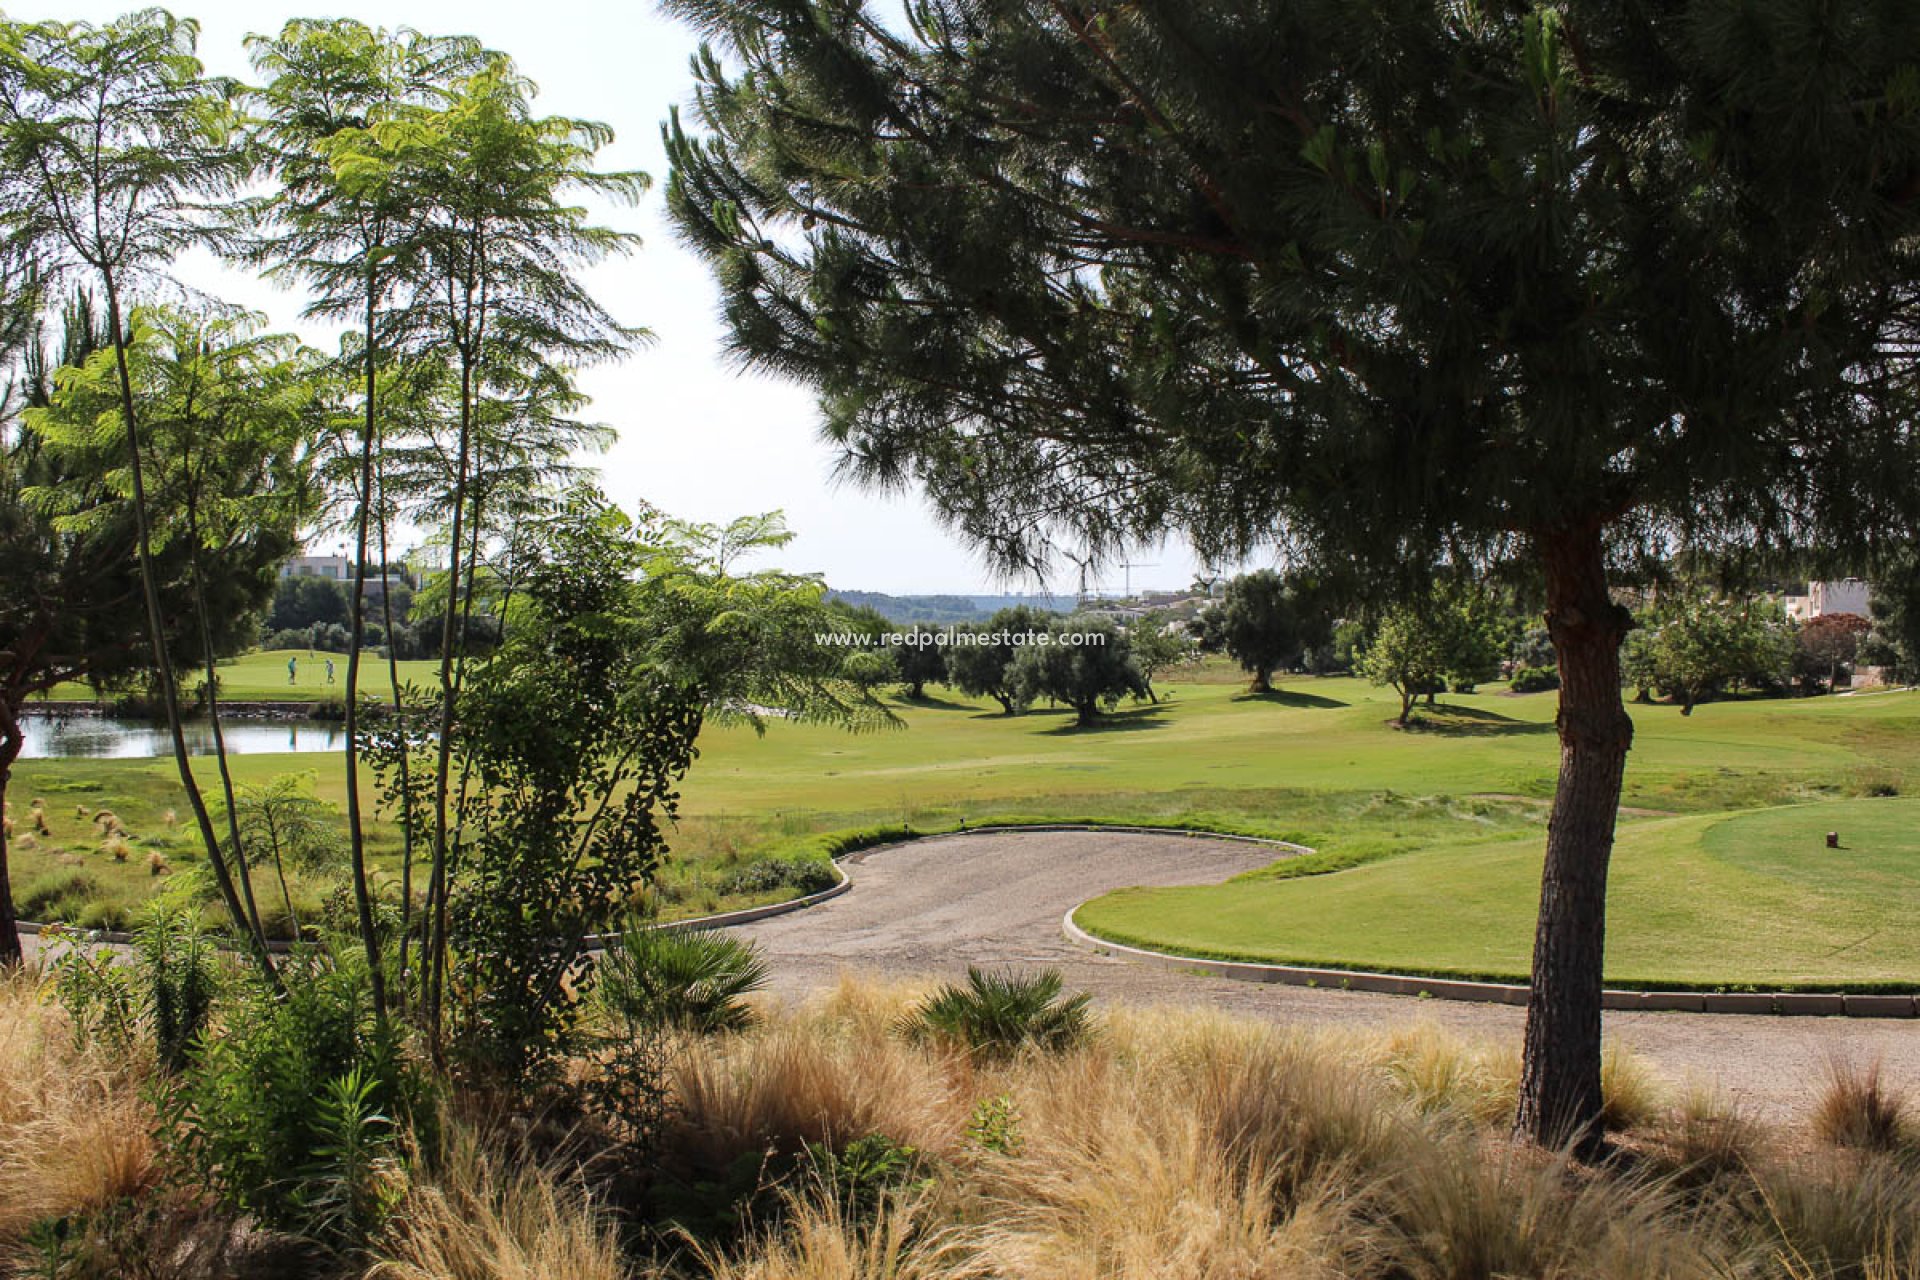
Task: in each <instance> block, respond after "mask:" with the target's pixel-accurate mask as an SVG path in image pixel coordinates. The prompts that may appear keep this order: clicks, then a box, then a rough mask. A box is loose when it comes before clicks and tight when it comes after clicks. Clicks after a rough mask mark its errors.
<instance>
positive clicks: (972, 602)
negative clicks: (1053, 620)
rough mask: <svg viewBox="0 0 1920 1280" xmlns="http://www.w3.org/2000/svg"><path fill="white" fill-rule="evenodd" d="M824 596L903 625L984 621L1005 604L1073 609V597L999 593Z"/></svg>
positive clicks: (835, 593) (1058, 610) (845, 593)
mask: <svg viewBox="0 0 1920 1280" xmlns="http://www.w3.org/2000/svg"><path fill="white" fill-rule="evenodd" d="M827 597H828V598H829V599H832V600H842V601H845V602H846V603H847V604H850V605H855V606H859V605H865V606H867V607H869V608H871V609H874V610H875V611H877V612H878V613H880V614H881V615H882V616H883V617H885V618H887V619H888V620H889V621H892V622H898V623H901V624H902V625H905V624H908V623H913V622H926V623H933V624H936V625H938V624H941V623H955V622H985V621H986V620H987V619H988V618H990V617H992V616H993V612H994V610H996V609H1004V608H1006V607H1007V606H1008V605H1014V604H1024V605H1031V606H1033V607H1034V608H1036V609H1046V610H1049V611H1051V612H1054V613H1071V612H1073V605H1074V599H1073V597H1072V596H1056V595H1000V596H890V595H888V594H886V593H885V592H884V591H829V592H827Z"/></svg>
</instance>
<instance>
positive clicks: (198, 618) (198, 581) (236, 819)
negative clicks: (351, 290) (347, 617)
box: [180, 402, 292, 950]
mask: <svg viewBox="0 0 1920 1280" xmlns="http://www.w3.org/2000/svg"><path fill="white" fill-rule="evenodd" d="M189 403H191V402H189ZM180 463H181V469H182V471H183V473H184V475H185V477H186V493H185V497H186V504H187V546H188V547H189V548H191V550H190V551H189V553H188V565H187V567H188V569H189V570H190V571H191V573H192V579H191V581H192V586H193V617H194V621H195V623H197V624H198V625H199V628H200V654H201V660H202V662H203V663H204V670H205V672H206V681H207V720H208V723H209V724H211V725H212V726H213V758H214V761H215V763H216V767H217V769H218V771H219V774H220V795H221V798H222V799H224V800H225V801H226V805H227V839H228V840H230V841H231V842H232V844H233V864H234V867H235V868H236V869H237V870H238V871H239V872H240V896H241V898H242V900H243V901H244V902H245V903H246V908H247V926H248V928H250V929H252V930H253V933H254V936H255V937H256V938H257V939H259V945H260V947H261V949H262V950H265V949H266V945H267V932H266V929H265V928H264V927H263V926H262V925H261V923H260V904H259V902H258V901H257V900H256V899H255V897H254V893H253V870H252V868H250V867H249V866H248V865H247V846H246V842H245V841H244V840H242V839H241V838H240V806H239V803H238V800H237V799H236V797H235V795H234V786H233V770H232V769H231V768H230V767H229V766H228V764H227V735H226V730H225V728H224V727H223V726H222V725H221V723H220V663H219V658H218V655H216V654H215V652H214V648H213V623H212V618H211V616H210V615H209V614H208V612H207V591H206V581H205V579H204V578H202V577H201V572H200V553H201V551H202V550H203V549H204V548H203V546H202V544H201V541H200V506H199V502H198V500H197V499H196V498H195V497H194V493H195V483H196V481H195V477H194V474H193V450H192V447H191V446H190V445H189V446H187V447H186V448H185V449H183V451H182V455H181V459H180ZM288 917H289V918H291V917H292V913H291V912H289V913H288Z"/></svg>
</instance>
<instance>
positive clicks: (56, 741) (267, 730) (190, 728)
mask: <svg viewBox="0 0 1920 1280" xmlns="http://www.w3.org/2000/svg"><path fill="white" fill-rule="evenodd" d="M20 727H21V728H22V729H23V730H25V732H26V746H25V747H24V748H23V749H22V750H21V752H20V758H21V759H22V760H62V759H71V758H77V757H91V758H95V759H115V760H128V759H139V758H142V757H146V756H168V755H172V754H173V743H172V741H171V739H170V738H169V737H168V735H167V729H166V726H165V725H162V724H155V723H154V722H153V721H151V720H121V719H116V718H114V717H112V716H40V715H26V716H22V717H20ZM220 727H221V730H222V734H223V736H224V737H225V738H226V740H227V750H228V751H229V752H232V753H233V754H235V755H260V754H266V753H269V752H286V751H344V750H345V749H346V735H345V733H344V731H343V729H342V727H341V725H340V724H339V723H338V722H337V721H328V720H237V721H223V723H222V724H221V726H220ZM185 730H186V735H187V749H188V750H189V751H191V752H192V753H193V754H194V755H197V756H200V755H211V754H213V726H212V725H210V724H208V723H207V722H206V721H204V720H192V721H189V722H188V723H187V724H186V726H185Z"/></svg>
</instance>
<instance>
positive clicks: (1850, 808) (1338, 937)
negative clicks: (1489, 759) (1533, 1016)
mask: <svg viewBox="0 0 1920 1280" xmlns="http://www.w3.org/2000/svg"><path fill="white" fill-rule="evenodd" d="M1829 830H1837V831H1839V832H1840V834H1841V837H1842V844H1843V845H1844V846H1845V847H1843V848H1841V849H1837V850H1832V849H1828V848H1826V847H1825V837H1826V833H1827V832H1828V831H1829ZM1540 856H1541V839H1540V837H1539V836H1538V835H1525V836H1517V837H1516V836H1509V837H1503V838H1500V839H1497V840H1488V841H1478V842H1459V843H1452V844H1446V845H1441V846H1437V847H1431V848H1426V849H1421V850H1419V851H1417V852H1412V853H1407V854H1404V855H1401V856H1399V857H1394V858H1391V859H1388V860H1384V861H1379V862H1373V863H1369V864H1367V865H1363V866H1359V867H1354V868H1351V869H1348V870H1343V871H1336V872H1331V873H1329V874H1326V875H1316V876H1303V877H1299V878H1293V879H1277V878H1274V877H1272V876H1271V875H1263V874H1262V873H1258V872H1256V873H1254V874H1253V875H1251V876H1245V877H1241V878H1240V879H1238V880H1235V881H1231V882H1229V883H1227V884H1224V885H1208V886H1199V887H1192V888H1178V889H1129V890H1122V891H1121V892H1118V893H1113V894H1108V895H1106V896H1104V897H1101V898H1098V899H1095V900H1094V901H1093V902H1090V903H1088V904H1087V905H1086V906H1084V907H1082V908H1081V909H1080V912H1079V914H1078V916H1077V919H1078V921H1079V923H1080V924H1081V925H1082V927H1084V928H1086V929H1088V930H1089V931H1091V932H1093V933H1095V934H1097V935H1099V936H1101V937H1105V938H1108V939H1111V940H1113V941H1116V942H1127V943H1132V944H1134V945H1138V946H1147V947H1155V948H1161V949H1165V950H1171V951H1178V952H1183V953H1186V954H1192V955H1207V956H1215V957H1223V958H1232V959H1248V960H1264V961H1272V962H1277V963H1289V964H1325V965H1332V966H1336V967H1345V968H1356V969H1375V968H1379V969H1388V970H1395V971H1402V972H1411V973H1423V974H1434V975H1439V976H1458V977H1476V978H1498V979H1508V980H1512V979H1521V978H1524V975H1525V974H1526V971H1527V961H1528V955H1529V951H1530V947H1531V942H1532V930H1533V917H1534V910H1535V907H1536V906H1537V904H1538V901H1539V875H1540ZM1916 911H1920V800H1912V799H1904V800H1903V799H1890V798H1889V799H1862V800H1838V801H1829V802H1823V803H1817V804H1800V805H1787V806H1781V807H1777V808H1770V809H1764V810H1760V811H1757V812H1750V813H1742V814H1738V815H1732V816H1729V815H1724V814H1722V815H1706V816H1698V817H1685V818H1668V819H1661V820H1656V821H1649V822H1639V823H1634V824H1631V825H1628V826H1626V827H1623V828H1622V830H1621V832H1620V836H1619V839H1618V841H1617V843H1616V846H1615V850H1614V859H1613V867H1612V875H1611V879H1610V888H1609V894H1608V916H1607V978H1608V980H1609V981H1610V982H1613V983H1616V984H1620V985H1625V986H1640V987H1662V986H1678V987H1769V988H1775V987H1777V988H1796V987H1799V988H1826V987H1853V988H1863V989H1871V988H1878V987H1888V986H1891V987H1911V986H1920V981H1917V980H1920V952H1917V951H1916V948H1915V945H1914V941H1913V933H1912V921H1913V920H1914V918H1915V913H1916Z"/></svg>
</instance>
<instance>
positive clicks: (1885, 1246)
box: [648, 982, 1920, 1280]
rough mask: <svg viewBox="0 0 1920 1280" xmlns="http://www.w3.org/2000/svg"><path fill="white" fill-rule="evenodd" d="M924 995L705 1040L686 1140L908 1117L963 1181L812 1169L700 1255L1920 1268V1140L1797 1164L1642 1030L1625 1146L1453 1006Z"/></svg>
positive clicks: (795, 1272)
mask: <svg viewBox="0 0 1920 1280" xmlns="http://www.w3.org/2000/svg"><path fill="white" fill-rule="evenodd" d="M910 998H911V994H910V993H909V992H906V991H903V990H900V989H876V988H873V987H866V986H862V985H860V984H858V983H851V982H847V983H842V984H841V986H840V987H839V988H838V989H837V990H835V991H834V992H832V993H831V994H830V995H829V996H827V997H826V998H825V999H823V1000H821V1001H819V1002H816V1003H815V1004H814V1005H813V1006H811V1007H809V1008H808V1009H807V1010H805V1011H804V1012H802V1013H801V1014H799V1015H795V1016H781V1015H776V1016H774V1017H773V1018H771V1019H770V1020H769V1022H768V1024H767V1025H766V1026H765V1027H764V1028H762V1029H761V1030H760V1031H758V1032H756V1033H754V1034H752V1035H749V1036H747V1037H744V1038H740V1039H736V1040H732V1041H728V1042H726V1043H724V1044H721V1045H716V1046H713V1047H711V1048H710V1049H706V1050H699V1051H696V1053H695V1054H694V1057H693V1058H692V1059H691V1060H690V1062H689V1064H688V1067H687V1070H686V1071H685V1072H684V1073H683V1076H682V1088H683V1095H682V1096H683V1101H685V1102H687V1103H688V1104H689V1105H690V1108H691V1110H690V1116H692V1117H697V1118H699V1122H698V1123H693V1124H690V1126H689V1127H688V1128H686V1129H683V1130H682V1131H681V1133H680V1135H679V1139H678V1140H680V1141H686V1140H688V1139H689V1138H692V1137H699V1136H701V1135H705V1136H706V1137H707V1139H708V1140H709V1141H714V1142H715V1144H716V1145H715V1147H713V1148H710V1149H709V1152H708V1154H709V1156H710V1157H711V1156H724V1155H725V1154H726V1153H728V1152H737V1151H742V1150H746V1149H748V1148H749V1147H750V1146H751V1145H752V1143H753V1141H754V1140H758V1141H760V1142H761V1143H763V1144H765V1147H763V1149H765V1148H766V1147H771V1146H772V1145H774V1144H775V1143H777V1142H778V1141H779V1140H780V1137H781V1135H788V1136H789V1137H800V1136H804V1137H806V1138H808V1139H809V1140H827V1141H843V1140H845V1139H847V1138H850V1137H856V1136H860V1135H861V1134H862V1133H864V1132H880V1133H885V1134H887V1135H888V1136H890V1137H893V1138H895V1139H896V1140H898V1141H904V1142H910V1143H913V1144H914V1145H917V1146H921V1147H923V1149H926V1150H929V1151H932V1152H935V1153H936V1154H937V1155H938V1157H939V1159H938V1161H937V1163H936V1166H935V1168H936V1175H935V1183H934V1186H933V1187H932V1188H930V1189H927V1190H925V1191H924V1192H922V1193H921V1194H920V1195H919V1196H918V1197H917V1198H912V1199H907V1200H899V1201H893V1202H890V1203H889V1207H888V1208H887V1210H886V1211H885V1212H883V1213H882V1214H881V1215H880V1216H879V1217H877V1218H875V1217H871V1216H868V1217H864V1218H863V1217H860V1216H858V1215H854V1214H851V1213H849V1212H848V1211H847V1210H846V1209H845V1207H844V1206H839V1205H835V1204H833V1203H832V1202H831V1201H830V1200H824V1199H821V1198H818V1197H815V1198H811V1199H809V1198H806V1197H803V1196H793V1195H790V1196H789V1197H788V1198H787V1209H786V1213H785V1216H784V1218H783V1219H781V1220H780V1221H778V1222H775V1223H772V1224H763V1230H762V1233H761V1234H759V1235H756V1236H754V1237H753V1238H751V1239H750V1240H748V1241H747V1242H745V1243H743V1244H740V1245H737V1246H736V1247H735V1248H734V1249H733V1250H731V1251H730V1252H724V1253H722V1252H708V1253H706V1254H703V1255H700V1257H699V1258H698V1259H697V1260H696V1261H695V1263H693V1264H692V1266H693V1268H694V1269H693V1270H690V1271H686V1272H673V1273H671V1274H674V1275H679V1274H688V1275H714V1276H720V1277H726V1278H727V1280H745V1278H748V1277H751V1278H752V1280H788V1278H789V1277H791V1278H794V1280H813V1278H815V1277H820V1278H823V1280H824V1278H825V1277H830V1276H831V1277H860V1278H863V1280H864V1278H865V1277H870V1276H873V1277H877V1276H900V1277H911V1278H912V1280H923V1278H931V1277H953V1278H955V1280H960V1278H962V1277H968V1278H971V1277H975V1276H993V1277H1001V1278H1003V1280H1026V1278H1027V1277H1036V1276H1045V1277H1049V1278H1052V1277H1060V1278H1062V1280H1106V1278H1109V1277H1111V1278H1115V1280H1255V1278H1259V1277H1269V1276H1275V1277H1279V1276H1284V1277H1289V1278H1292V1277H1301V1278H1303V1280H1316V1278H1321V1277H1325V1278H1329V1280H1330V1278H1333V1277H1352V1278H1354V1280H1385V1278H1388V1277H1397V1278H1405V1280H1466V1278H1469V1277H1495V1276H1538V1277H1553V1278H1555V1280H1560V1278H1566V1280H1572V1278H1574V1277H1580V1278H1583V1280H1645V1278H1648V1277H1665V1278H1668V1280H1693V1278H1696V1277H1697V1278H1698V1280H1709V1278H1715V1280H1731V1278H1733V1277H1741V1278H1743V1280H1744V1278H1746V1277H1752V1278H1753V1280H1768V1278H1771V1280H1803V1278H1804V1280H1813V1278H1814V1277H1819V1278H1820V1280H1838V1278H1839V1277H1858V1278H1860V1280H1896V1278H1897V1280H1920V1268H1917V1267H1916V1263H1920V1176H1916V1175H1915V1174H1913V1173H1912V1172H1911V1171H1910V1170H1909V1168H1908V1167H1907V1166H1904V1165H1902V1164H1901V1163H1900V1162H1899V1161H1897V1160H1894V1159H1892V1158H1890V1157H1882V1156H1877V1155H1874V1156H1868V1157H1858V1158H1856V1157H1845V1158H1842V1157H1834V1158H1832V1159H1831V1160H1829V1161H1828V1162H1827V1163H1825V1164H1812V1165H1808V1164H1805V1163H1804V1162H1799V1163H1796V1162H1793V1161H1790V1160H1789V1159H1788V1158H1787V1157H1786V1156H1783V1155H1782V1154H1780V1153H1781V1151H1782V1150H1784V1149H1785V1148H1784V1147H1783V1145H1782V1144H1778V1143H1776V1142H1775V1141H1774V1139H1773V1136H1772V1135H1771V1134H1770V1133H1769V1132H1768V1131H1766V1130H1765V1129H1763V1128H1762V1127H1761V1126H1759V1125H1757V1124H1755V1123H1754V1122H1752V1121H1751V1120H1749V1119H1747V1118H1745V1117H1743V1116H1741V1115H1740V1114H1739V1113H1738V1112H1737V1111H1735V1110H1733V1109H1732V1108H1730V1107H1728V1106H1726V1105H1725V1104H1724V1103H1722V1102H1721V1101H1719V1100H1717V1099H1715V1098H1714V1097H1713V1096H1712V1095H1709V1094H1703V1093H1700V1092H1698V1091H1695V1092H1693V1093H1685V1094H1679V1095H1675V1094H1674V1093H1673V1092H1672V1091H1670V1090H1669V1089H1667V1088H1666V1087H1665V1086H1664V1085H1663V1084H1662V1083H1661V1082H1659V1081H1657V1080H1656V1079H1655V1078H1654V1076H1653V1074H1652V1073H1651V1072H1650V1071H1649V1070H1648V1069H1647V1067H1646V1066H1645V1064H1644V1063H1642V1062H1640V1061H1639V1060H1638V1059H1635V1058H1633V1057H1632V1056H1631V1055H1629V1054H1627V1053H1625V1052H1624V1051H1623V1050H1620V1049H1618V1048H1617V1047H1616V1048H1613V1049H1610V1050H1609V1053H1608V1057H1607V1063H1606V1072H1605V1087H1606V1090H1607V1099H1608V1110H1609V1117H1608V1118H1609V1123H1610V1124H1611V1125H1615V1126H1619V1127H1622V1128H1629V1129H1631V1131H1632V1134H1631V1137H1630V1139H1629V1145H1630V1146H1631V1147H1632V1148H1634V1149H1635V1150H1636V1151H1637V1152H1638V1153H1639V1154H1638V1155H1637V1156H1635V1157H1633V1158H1630V1159H1627V1160H1625V1161H1623V1162H1622V1163H1620V1164H1618V1165H1615V1166H1604V1167H1597V1168H1596V1167H1583V1166H1578V1165H1575V1164H1571V1163H1569V1162H1567V1161H1565V1160H1562V1159H1560V1158H1559V1157H1556V1156H1553V1155H1551V1154H1549V1153H1543V1152H1539V1151H1537V1150H1532V1149H1528V1148H1524V1147H1517V1146H1514V1145H1512V1144H1511V1143H1510V1141H1509V1140H1508V1137H1507V1130H1508V1125H1509V1122H1510V1117H1511V1115H1512V1109H1513V1100H1514V1089H1515V1080H1516V1078H1517V1074H1518V1072H1517V1062H1516V1061H1515V1055H1514V1052H1513V1049H1512V1047H1511V1046H1509V1045H1504V1044H1491V1043H1481V1042H1473V1041H1469V1040H1464V1039H1462V1038H1459V1037H1455V1036H1452V1035H1450V1034H1448V1033H1445V1032H1443V1031H1440V1030H1439V1029H1437V1028H1435V1027H1433V1026H1430V1025H1427V1026H1415V1027H1412V1028H1409V1029H1404V1030H1401V1031H1398V1032H1395V1033H1392V1034H1379V1033H1368V1032H1355V1031H1319V1032H1303V1031H1292V1030H1288V1029H1284V1028H1275V1027H1272V1026H1269V1025H1264V1024H1258V1023H1253V1022H1250V1021H1246V1020H1239V1019H1234V1018H1231V1017H1228V1016H1225V1015H1220V1014H1216V1013H1196V1012H1190V1011H1167V1010H1159V1011H1153V1010H1149V1011H1139V1010H1111V1011H1109V1012H1108V1013H1107V1015H1106V1016H1105V1018H1104V1019H1103V1022H1102V1027H1101V1030H1100V1034H1099V1035H1098V1036H1097V1037H1096V1038H1095V1040H1094V1042H1093V1043H1092V1044H1091V1045H1089V1046H1087V1047H1085V1048H1083V1049H1080V1050H1077V1051H1075V1052H1072V1053H1068V1054H1063V1055H1056V1056H1048V1055H1042V1054H1028V1055H1026V1056H1023V1057H1021V1058H1019V1059H1017V1060H1015V1061H1014V1062H1012V1063H1009V1064H1006V1065H1004V1066H998V1067H990V1068H989V1067H978V1066H973V1065H969V1064H965V1063H959V1062H955V1061H951V1060H948V1059H944V1058H941V1057H939V1056H937V1055H935V1054H932V1053H930V1052H928V1051H924V1050H921V1049H917V1048H914V1047H912V1046H908V1045H904V1044H902V1043H901V1042H899V1041H898V1040H897V1039H896V1038H894V1037H892V1036H890V1035H889V1034H888V1028H889V1026H890V1025H891V1023H892V1020H893V1018H894V1017H896V1016H897V1013H898V1011H899V1010H900V1009H902V1008H904V1007H906V1005H907V1004H908V1003H909V1001H910ZM987 1098H993V1099H1004V1110H1005V1112H1006V1113H1007V1114H1009V1115H1011V1116H1012V1117H1014V1119H1013V1121H1012V1123H1013V1125H1014V1127H1015V1128H1016V1129H1017V1135H1016V1139H1015V1141H1013V1142H1011V1143H1003V1144H1000V1149H994V1150H989V1149H986V1148H984V1147H982V1146H981V1145H980V1144H979V1143H977V1142H976V1141H973V1140H971V1139H969V1138H968V1137H967V1136H966V1131H965V1129H964V1119H965V1117H966V1116H967V1115H968V1114H970V1113H971V1111H972V1109H973V1108H974V1107H975V1106H976V1105H977V1104H978V1103H979V1102H980V1101H981V1100H982V1099H987ZM956 1125H959V1126H961V1127H960V1129H959V1135H960V1136H959V1140H958V1142H957V1143H956V1141H955V1133H956ZM721 1136H724V1137H725V1138H726V1139H727V1140H726V1141H724V1142H722V1141H718V1138H719V1137H721ZM648 1274H655V1273H648ZM659 1274H668V1273H659Z"/></svg>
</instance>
